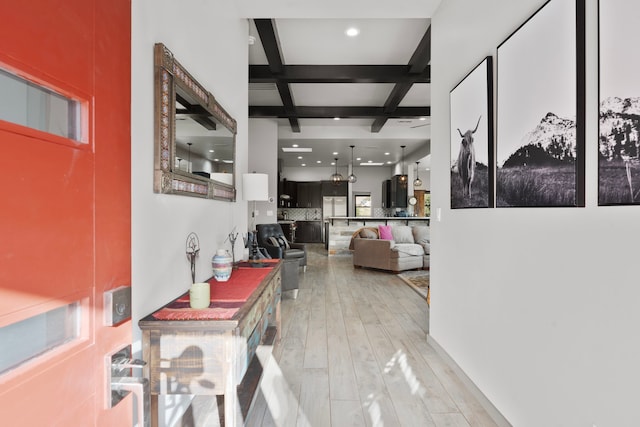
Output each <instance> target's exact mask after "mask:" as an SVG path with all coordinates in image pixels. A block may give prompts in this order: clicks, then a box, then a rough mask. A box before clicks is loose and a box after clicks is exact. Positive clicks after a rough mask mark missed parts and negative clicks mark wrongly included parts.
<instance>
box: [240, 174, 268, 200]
mask: <svg viewBox="0 0 640 427" xmlns="http://www.w3.org/2000/svg"><path fill="white" fill-rule="evenodd" d="M242 197H243V199H244V200H269V175H267V174H266V173H245V174H242Z"/></svg>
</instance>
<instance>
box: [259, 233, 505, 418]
mask: <svg viewBox="0 0 640 427" xmlns="http://www.w3.org/2000/svg"><path fill="white" fill-rule="evenodd" d="M309 246H310V251H309V266H308V268H307V272H306V273H305V274H301V275H300V279H301V280H300V291H299V294H298V298H297V299H296V300H291V299H284V300H283V302H282V321H283V328H282V329H283V331H282V343H281V345H280V347H279V348H278V351H277V353H276V355H275V356H276V359H277V361H278V363H277V366H275V363H274V364H272V365H271V366H269V365H268V366H267V367H266V369H265V379H266V381H263V386H262V393H260V394H259V396H258V397H257V400H256V403H255V406H254V408H253V411H252V413H251V414H250V418H249V419H248V420H247V425H249V426H271V425H276V426H285V425H286V426H294V425H298V426H313V427H316V426H334V427H338V426H339V427H344V426H389V427H395V426H421V427H425V426H437V427H444V426H454V427H458V426H473V427H476V426H493V425H495V424H494V423H493V421H492V420H491V418H490V417H489V416H488V415H487V413H486V412H485V411H484V410H483V409H482V407H481V406H480V405H479V404H478V402H477V401H476V399H475V398H474V397H472V396H471V394H470V393H469V392H468V391H467V390H466V389H465V388H464V386H463V385H462V384H461V382H460V381H459V380H458V379H457V377H455V375H454V374H453V372H451V370H450V369H449V368H448V367H447V366H446V365H445V364H444V363H443V362H442V360H441V358H440V357H439V356H438V355H437V353H436V352H435V350H434V349H433V348H432V347H431V346H430V345H429V344H427V342H426V332H427V328H428V313H427V310H426V308H427V305H426V303H425V302H424V301H423V300H422V299H421V298H420V296H419V295H418V294H417V293H415V291H413V290H412V289H411V288H410V287H409V286H407V285H406V284H404V283H403V282H402V281H401V280H400V279H398V278H397V277H396V276H395V275H394V274H391V273H384V272H377V271H370V270H364V269H354V268H353V266H352V265H351V257H349V256H335V257H327V256H326V255H325V254H324V250H323V249H322V246H321V245H309ZM398 308H400V309H398ZM278 370H279V371H281V374H282V377H281V378H277V375H278V373H279V372H278ZM272 376H273V377H272ZM270 377H272V378H270ZM282 379H284V381H282ZM267 383H270V385H269V386H267V385H266V384H267ZM269 390H273V392H269ZM283 396H287V400H286V402H284V401H283V399H282V398H283ZM274 420H275V421H274Z"/></svg>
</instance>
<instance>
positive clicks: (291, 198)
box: [278, 179, 298, 208]
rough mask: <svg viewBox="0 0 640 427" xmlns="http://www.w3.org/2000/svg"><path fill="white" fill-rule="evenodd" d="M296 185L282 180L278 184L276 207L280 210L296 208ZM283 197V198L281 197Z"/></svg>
mask: <svg viewBox="0 0 640 427" xmlns="http://www.w3.org/2000/svg"><path fill="white" fill-rule="evenodd" d="M297 195H298V183H297V182H296V181H289V180H286V179H283V180H282V181H280V183H279V184H278V206H280V207H281V208H295V207H297ZM282 196H285V197H282Z"/></svg>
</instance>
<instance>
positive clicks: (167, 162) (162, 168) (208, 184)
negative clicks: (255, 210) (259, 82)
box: [153, 43, 238, 202]
mask: <svg viewBox="0 0 640 427" xmlns="http://www.w3.org/2000/svg"><path fill="white" fill-rule="evenodd" d="M154 82H155V104H154V121H155V123H154V128H155V149H154V178H153V190H154V192H155V193H163V194H180V195H184V196H193V197H201V198H206V199H216V200H226V201H230V202H234V201H235V200H236V135H237V133H238V131H237V122H236V120H235V119H234V118H233V117H231V116H230V115H229V113H227V112H226V110H225V109H224V108H223V107H222V106H221V105H220V104H219V103H218V102H217V101H216V99H215V97H214V96H213V95H212V94H211V93H210V92H208V91H207V90H206V89H205V88H204V86H202V85H201V84H200V83H198V81H197V80H196V79H195V78H193V76H192V75H191V74H190V73H189V72H188V71H187V70H186V69H185V68H184V67H183V66H182V65H181V64H180V63H179V62H178V61H177V60H176V59H175V56H174V55H173V53H171V51H170V50H169V49H167V47H166V46H165V45H164V44H162V43H156V44H155V46H154ZM176 86H179V87H180V88H181V90H183V91H185V92H186V93H188V94H189V95H191V97H192V98H193V99H197V100H199V102H200V105H201V107H202V108H204V109H206V110H207V112H208V113H210V115H211V117H213V118H214V119H216V120H217V121H218V122H219V123H220V124H222V125H223V126H225V127H226V128H227V129H229V131H230V132H231V133H232V135H233V166H232V170H233V181H232V184H231V185H229V184H226V183H223V182H219V181H214V180H212V179H208V178H205V177H202V176H200V175H196V174H194V173H189V172H185V171H183V170H180V169H178V168H176V167H175V160H174V159H175V156H176Z"/></svg>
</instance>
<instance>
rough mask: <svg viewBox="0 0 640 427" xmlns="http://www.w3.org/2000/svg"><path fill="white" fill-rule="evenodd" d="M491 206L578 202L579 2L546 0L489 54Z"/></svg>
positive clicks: (581, 132) (581, 135)
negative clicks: (494, 84)
mask: <svg viewBox="0 0 640 427" xmlns="http://www.w3.org/2000/svg"><path fill="white" fill-rule="evenodd" d="M497 79H498V88H497V136H496V166H497V170H496V206H498V207H511V206H514V207H516V206H517V207H551V206H567V207H573V206H584V194H585V190H584V185H585V184H584V182H585V176H584V146H585V5H584V0H550V1H548V2H546V3H545V4H544V5H543V6H542V7H541V8H540V9H538V10H537V11H536V12H535V14H534V15H533V16H531V17H530V18H529V19H528V20H527V21H526V22H525V23H524V24H523V25H522V26H521V27H520V28H518V29H517V30H516V31H515V32H514V33H513V34H511V35H510V36H509V37H508V38H507V39H506V40H505V41H504V42H503V43H502V44H501V45H500V46H498V54H497Z"/></svg>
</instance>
